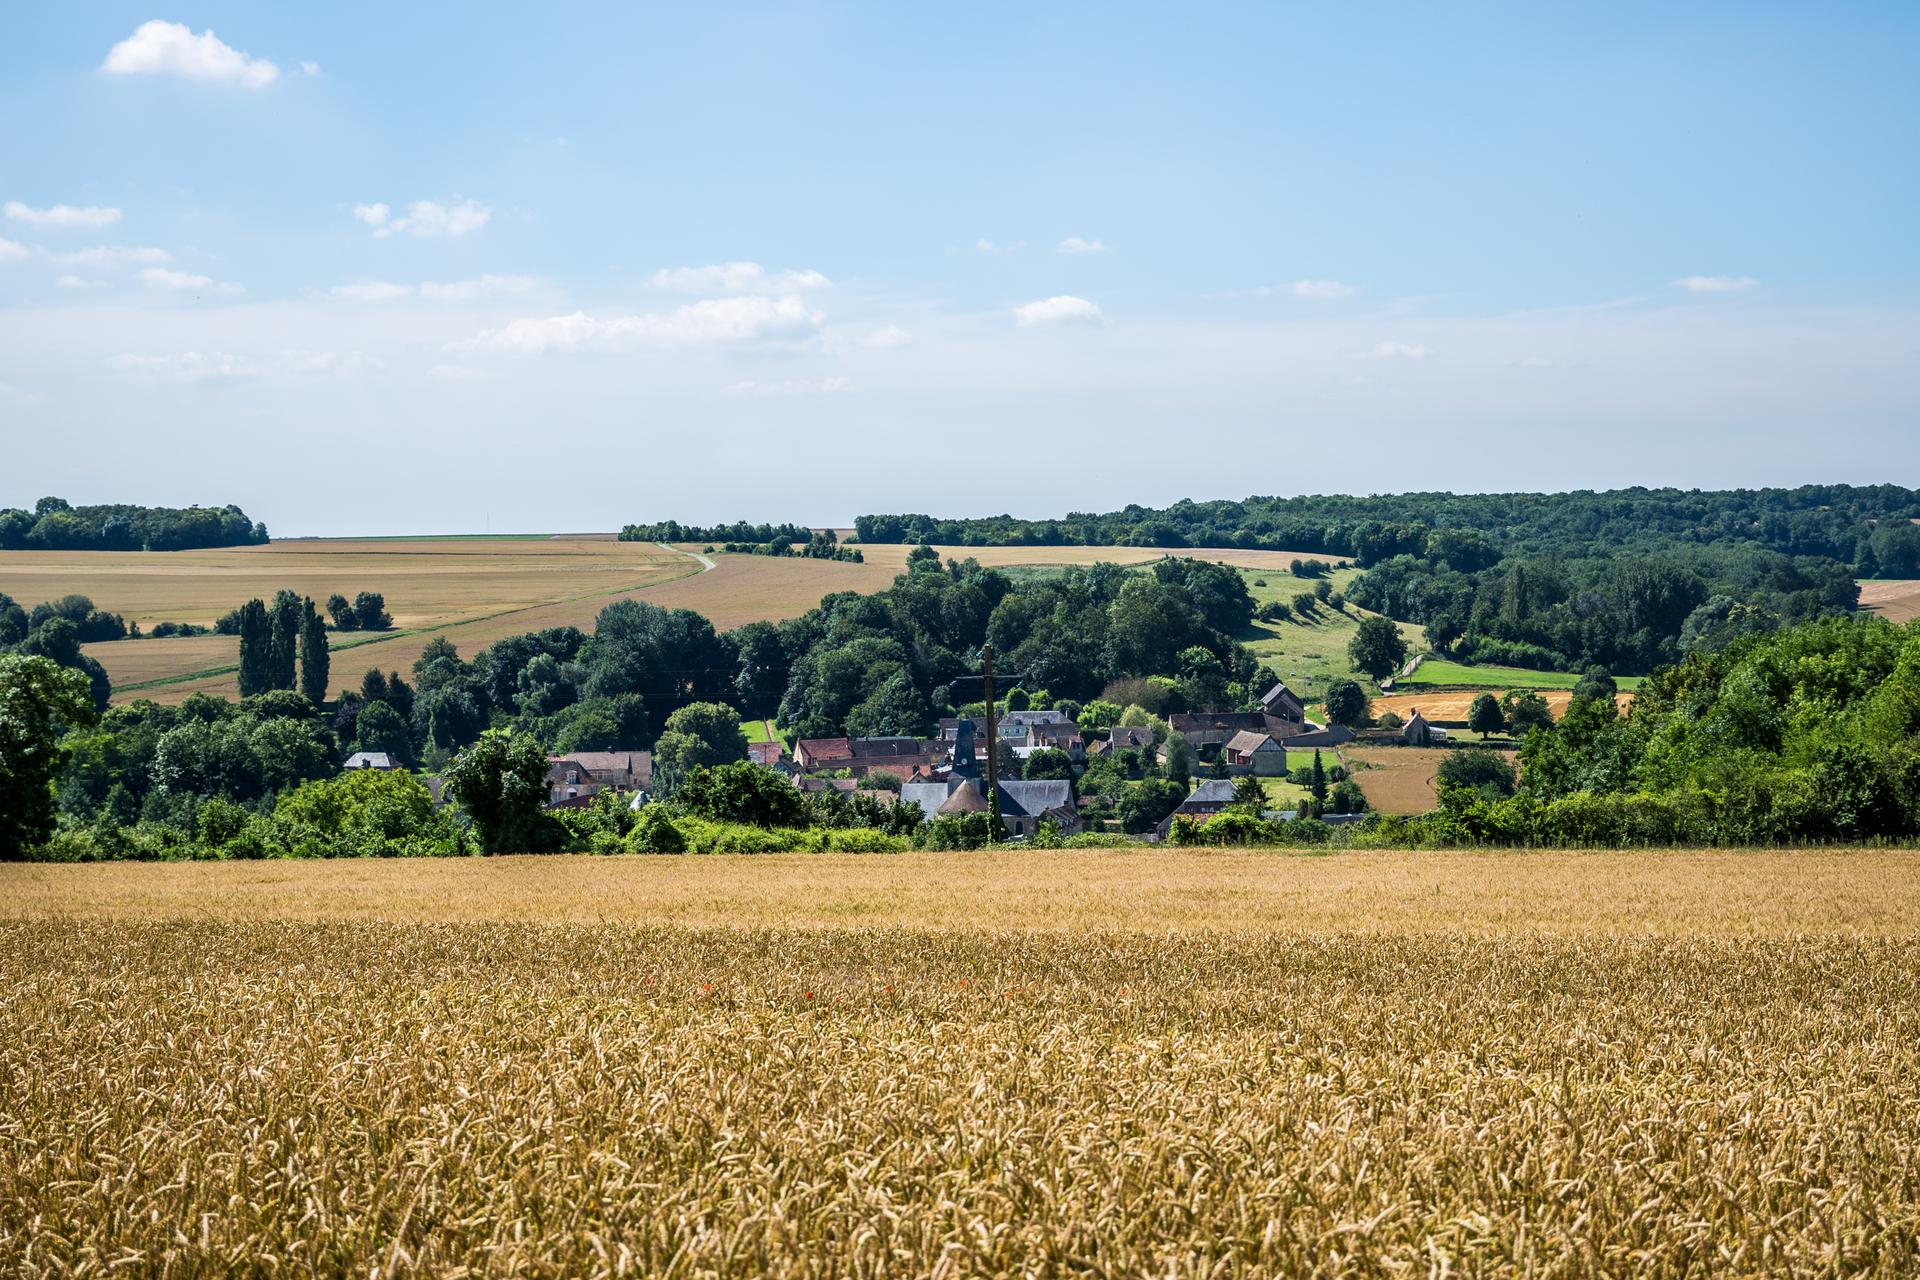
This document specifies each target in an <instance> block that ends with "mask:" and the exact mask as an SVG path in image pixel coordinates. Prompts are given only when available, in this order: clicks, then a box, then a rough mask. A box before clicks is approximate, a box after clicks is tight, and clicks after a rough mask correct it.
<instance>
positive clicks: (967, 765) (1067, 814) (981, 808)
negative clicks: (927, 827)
mask: <svg viewBox="0 0 1920 1280" xmlns="http://www.w3.org/2000/svg"><path fill="white" fill-rule="evenodd" d="M994 795H995V797H996V798H997V800H998V802H999V808H1000V822H1001V825H1002V826H1004V827H1005V828H1006V829H1007V834H1008V835H1010V836H1013V837H1015V838H1016V839H1018V838H1021V837H1025V836H1030V835H1032V834H1034V832H1036V831H1038V830H1039V829H1040V824H1041V823H1042V822H1052V823H1053V824H1054V826H1055V827H1057V828H1058V829H1059V831H1060V834H1062V835H1072V834H1073V833H1075V832H1077V831H1079V830H1080V807H1079V805H1078V804H1077V803H1076V802H1075V800H1074V798H1073V784H1072V783H1071V782H1068V781H1067V780H1066V779H1064V778H1060V779H1045V780H1038V779H1036V780H1034V781H1031V782H1029V781H1024V780H1008V781H1005V782H1001V783H1000V784H999V785H998V786H997V787H996V788H995V789H994ZM900 802H901V803H902V804H912V805H918V806H919V807H920V811H921V813H923V814H925V815H926V818H927V820H928V821H929V822H931V821H932V820H933V819H935V818H939V817H948V816H952V815H954V814H962V813H988V812H991V809H992V804H991V802H989V800H988V799H987V783H986V779H984V778H982V777H981V776H980V762H979V760H978V758H977V757H976V756H975V755H974V750H973V722H972V721H971V720H968V721H963V722H961V725H960V726H958V729H957V736H956V737H955V739H954V743H953V755H952V760H951V767H950V770H949V772H948V774H947V777H946V779H945V780H944V781H940V782H909V783H906V784H904V785H903V786H902V787H901V788H900Z"/></svg>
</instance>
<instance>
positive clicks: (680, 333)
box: [459, 295, 824, 355]
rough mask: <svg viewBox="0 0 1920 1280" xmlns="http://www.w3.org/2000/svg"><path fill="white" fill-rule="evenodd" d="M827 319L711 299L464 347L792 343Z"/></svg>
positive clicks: (479, 339) (793, 302) (773, 303)
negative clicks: (667, 309) (670, 308)
mask: <svg viewBox="0 0 1920 1280" xmlns="http://www.w3.org/2000/svg"><path fill="white" fill-rule="evenodd" d="M823 318H824V317H822V316H821V314H820V313H819V312H818V311H815V310H812V309H810V308H809V307H807V306H806V305H805V304H804V303H802V302H801V301H800V299H798V298H796V297H793V296H791V295H788V296H786V297H780V298H771V297H766V296H762V295H753V296H748V297H744V298H709V299H706V300H705V301H702V302H694V303H689V304H688V305H686V306H684V307H676V308H674V309H673V310H672V311H654V312H644V313H641V314H638V315H627V316H614V317H612V318H610V319H606V320H602V319H599V318H597V317H595V316H590V315H588V314H587V313H586V312H584V311H576V312H574V313H573V314H572V315H566V316H548V317H545V318H541V319H535V318H528V319H523V320H515V321H513V322H512V323H511V324H508V325H506V326H504V327H502V328H499V329H489V330H487V331H485V332H484V333H481V334H479V335H477V336H476V337H473V338H471V339H468V340H467V341H466V342H464V343H461V344H459V345H460V346H462V347H464V348H468V349H485V350H493V351H513V352H518V353H520V354H523V355H546V354H549V353H554V352H574V351H623V350H630V349H633V348H637V347H686V346H707V345H722V344H729V343H745V342H754V341H760V340H780V339H789V340H790V339H795V338H803V337H806V336H807V335H809V334H811V333H812V332H814V331H815V330H816V329H818V328H819V327H820V324H821V321H822V319H823Z"/></svg>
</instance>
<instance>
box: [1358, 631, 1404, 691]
mask: <svg viewBox="0 0 1920 1280" xmlns="http://www.w3.org/2000/svg"><path fill="white" fill-rule="evenodd" d="M1347 657H1348V658H1349V659H1350V660H1351V661H1352V662H1353V665H1354V669H1355V670H1357V671H1364V672H1366V673H1367V674H1368V675H1370V676H1372V677H1373V678H1374V679H1375V680H1381V679H1384V678H1386V677H1387V676H1390V675H1392V674H1393V673H1394V672H1396V671H1398V670H1399V669H1400V664H1401V663H1403V662H1405V661H1406V660H1407V642H1406V641H1405V640H1403V639H1402V638H1401V636H1400V628H1398V627H1396V626H1394V625H1393V623H1391V622H1389V621H1388V620H1387V619H1385V618H1382V617H1379V616H1374V617H1369V618H1363V619H1361V622H1360V629H1359V630H1357V631H1355V632H1354V633H1353V639H1352V640H1349V641H1348V642H1347Z"/></svg>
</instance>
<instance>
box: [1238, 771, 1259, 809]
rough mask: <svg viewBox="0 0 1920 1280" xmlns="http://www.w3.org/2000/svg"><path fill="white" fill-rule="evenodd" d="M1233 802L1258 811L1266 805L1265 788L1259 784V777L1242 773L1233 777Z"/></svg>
mask: <svg viewBox="0 0 1920 1280" xmlns="http://www.w3.org/2000/svg"><path fill="white" fill-rule="evenodd" d="M1233 802H1234V803H1235V804H1237V805H1241V806H1243V807H1245V808H1248V809H1251V810H1253V811H1254V812H1255V813H1259V812H1260V811H1261V810H1262V809H1265V808H1266V806H1267V789H1266V788H1265V787H1263V786H1261V785H1260V779H1258V778H1256V777H1254V776H1253V775H1252V774H1250V773H1243V774H1241V775H1240V776H1239V777H1238V778H1235V779H1234V782H1233Z"/></svg>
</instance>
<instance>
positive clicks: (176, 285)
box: [140, 267, 213, 289]
mask: <svg viewBox="0 0 1920 1280" xmlns="http://www.w3.org/2000/svg"><path fill="white" fill-rule="evenodd" d="M140 279H141V281H142V282H143V283H145V284H146V285H147V286H148V287H150V288H154V289H204V288H206V287H207V286H208V285H210V284H212V283H213V277H212V276H202V275H195V274H194V273H193V272H191V271H174V270H171V269H170V268H167V267H147V268H145V269H144V270H142V271H141V272H140Z"/></svg>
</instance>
